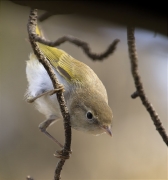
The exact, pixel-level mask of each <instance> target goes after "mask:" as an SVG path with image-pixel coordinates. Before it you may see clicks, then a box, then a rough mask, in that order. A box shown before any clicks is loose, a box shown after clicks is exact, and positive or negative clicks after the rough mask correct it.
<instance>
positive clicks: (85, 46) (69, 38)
mask: <svg viewBox="0 0 168 180" xmlns="http://www.w3.org/2000/svg"><path fill="white" fill-rule="evenodd" d="M35 40H36V41H37V42H39V43H42V44H45V45H48V46H52V47H55V46H59V45H61V44H62V43H64V42H70V43H72V44H74V45H76V46H79V47H81V48H82V49H83V51H84V52H85V54H86V55H87V56H88V57H90V58H91V59H92V60H103V59H104V58H107V57H108V56H109V55H110V54H112V53H113V52H114V51H115V49H116V47H117V44H118V42H119V41H120V40H119V39H115V40H114V41H113V42H112V43H111V44H110V45H109V46H108V48H107V49H106V50H105V51H104V52H103V53H100V54H96V53H93V52H91V49H90V47H89V44H88V43H86V42H84V41H82V40H80V39H78V38H76V37H73V36H63V37H61V38H58V39H57V40H56V41H53V42H51V41H48V40H46V39H44V38H41V37H39V36H36V37H35Z"/></svg>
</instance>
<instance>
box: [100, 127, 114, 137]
mask: <svg viewBox="0 0 168 180" xmlns="http://www.w3.org/2000/svg"><path fill="white" fill-rule="evenodd" d="M101 128H102V129H103V130H105V132H106V133H107V134H108V135H110V136H111V137H112V132H111V126H105V125H104V126H101Z"/></svg>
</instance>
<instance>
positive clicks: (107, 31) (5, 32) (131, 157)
mask: <svg viewBox="0 0 168 180" xmlns="http://www.w3.org/2000/svg"><path fill="white" fill-rule="evenodd" d="M28 15H29V8H27V7H23V6H19V5H15V4H13V3H12V2H7V1H1V3H0V180H10V179H13V180H23V179H25V177H26V175H29V174H30V175H32V176H33V177H34V178H35V179H36V180H38V179H41V180H49V179H53V173H54V169H55V166H56V162H57V159H55V158H54V157H53V153H54V151H55V150H57V149H59V147H58V146H57V145H56V144H54V143H53V142H52V141H51V140H49V139H48V138H47V137H45V135H43V134H42V133H41V132H40V131H39V130H38V124H39V123H40V122H41V121H43V120H44V116H43V115H41V114H40V113H39V112H38V111H36V110H35V109H34V107H33V105H31V104H27V103H26V102H25V101H24V93H25V90H26V87H27V80H26V76H25V62H26V60H27V59H28V55H29V53H30V52H31V47H30V44H29V43H28V41H27V40H26V39H27V38H28V37H27V29H26V24H27V19H28ZM41 27H42V28H43V30H44V32H45V34H46V36H47V37H48V38H49V39H52V40H54V39H56V38H58V37H61V36H63V35H67V34H69V35H73V36H76V37H78V38H80V39H83V40H85V41H87V42H89V44H90V46H91V47H92V50H93V51H94V52H102V51H103V50H104V49H105V48H106V47H107V46H108V44H110V43H111V41H113V40H114V39H115V38H119V39H120V40H121V42H120V43H119V45H118V48H117V50H116V51H115V53H114V54H113V55H112V56H110V57H109V58H108V59H106V60H104V61H103V62H92V61H91V60H90V59H89V58H88V57H86V55H85V54H84V53H83V51H82V50H81V49H80V48H77V47H75V46H73V45H71V44H69V43H65V44H64V45H61V46H60V48H62V49H63V50H65V51H67V52H68V53H69V54H71V55H72V56H73V57H75V58H76V59H79V60H81V61H83V62H85V63H86V64H88V65H89V66H90V67H91V68H92V69H93V70H94V71H95V72H96V73H97V74H98V76H99V77H100V79H101V80H102V81H103V83H104V85H105V86H106V89H107V92H108V96H109V105H110V106H111V108H112V109H113V113H114V123H113V138H110V137H109V136H107V135H105V134H104V135H101V136H98V137H95V136H92V135H88V134H84V133H82V132H78V131H76V130H73V131H72V133H73V134H72V150H73V154H72V157H71V159H70V160H68V161H67V162H66V164H65V166H64V168H63V171H62V179H67V180H68V179H79V180H93V179H100V180H105V179H106V180H107V179H159V180H163V179H164V180H165V179H167V178H168V170H167V169H168V167H167V166H168V161H167V158H168V151H167V147H166V145H165V144H164V143H163V141H162V139H161V137H160V136H159V134H158V133H157V131H156V130H155V127H154V126H153V124H152V121H151V120H150V117H149V115H148V113H147V112H146V110H145V109H144V107H143V106H142V105H141V102H140V100H139V99H136V100H132V99H131V98H130V94H131V93H132V92H133V91H134V90H135V89H134V84H133V80H132V77H131V74H130V63H129V58H128V53H127V41H126V27H122V26H120V25H117V24H112V23H111V22H108V21H103V20H100V19H94V18H85V17H81V16H75V15H58V16H53V17H51V18H50V19H48V20H46V21H45V22H43V23H42V24H41ZM165 28H167V26H166V22H165ZM135 35H136V42H137V49H138V57H139V71H140V73H141V77H142V80H143V83H144V87H145V90H146V93H147V95H148V97H149V99H150V100H151V101H152V103H153V105H154V107H155V108H156V109H157V111H158V113H159V115H160V118H161V119H162V121H163V124H164V126H165V128H166V130H167V100H168V99H167V88H168V86H167V77H168V76H167V68H168V64H167V60H168V53H167V50H168V40H167V37H164V36H162V35H159V34H157V36H156V37H154V32H149V31H145V30H141V29H137V30H136V34H135ZM49 131H50V132H51V134H52V135H53V136H54V137H57V139H58V140H59V141H60V142H63V141H64V135H63V134H64V133H63V126H62V122H61V121H60V122H57V123H56V124H54V125H53V126H52V127H51V128H49Z"/></svg>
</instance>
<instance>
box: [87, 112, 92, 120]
mask: <svg viewBox="0 0 168 180" xmlns="http://www.w3.org/2000/svg"><path fill="white" fill-rule="evenodd" d="M86 117H87V118H88V119H89V120H90V119H92V118H93V114H92V113H91V112H90V111H88V112H87V113H86Z"/></svg>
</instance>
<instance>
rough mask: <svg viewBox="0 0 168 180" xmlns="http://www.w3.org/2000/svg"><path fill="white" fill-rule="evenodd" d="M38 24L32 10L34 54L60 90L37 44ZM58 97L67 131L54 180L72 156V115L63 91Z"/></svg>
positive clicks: (30, 28) (30, 21)
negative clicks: (36, 32) (36, 30)
mask: <svg viewBox="0 0 168 180" xmlns="http://www.w3.org/2000/svg"><path fill="white" fill-rule="evenodd" d="M36 24H37V10H36V9H32V10H31V11H30V16H29V21H28V25H27V28H28V34H29V39H30V43H31V45H32V49H33V51H34V54H35V55H36V56H37V58H38V60H39V61H40V62H41V63H42V64H43V66H44V68H45V69H46V71H47V73H48V75H49V76H50V79H51V81H52V83H53V87H54V89H59V87H60V84H59V82H58V80H57V78H56V76H55V73H54V71H53V69H52V66H51V65H50V63H49V62H48V60H47V59H46V57H45V56H44V55H43V54H42V53H41V51H40V49H39V47H38V45H37V43H36V36H37V35H36V34H35V28H36ZM38 38H39V37H38ZM39 39H40V38H39ZM56 96H57V99H58V102H59V105H60V109H61V112H62V116H63V119H64V129H65V144H64V148H63V149H62V151H60V152H59V154H60V155H61V157H64V158H62V159H60V160H59V162H58V164H57V167H56V170H55V175H54V180H59V179H60V174H61V170H62V167H63V165H64V163H65V160H66V159H67V158H68V157H69V156H70V152H71V126H70V115H69V112H68V109H67V107H66V103H65V99H64V96H63V91H62V90H60V91H58V92H57V93H56Z"/></svg>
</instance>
